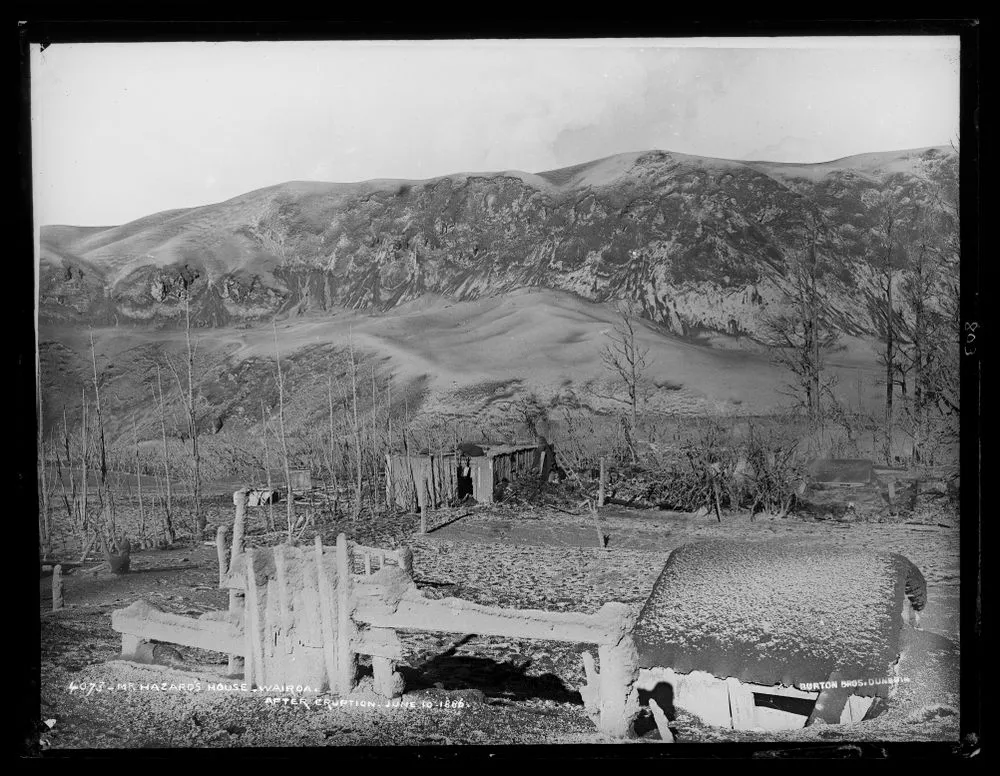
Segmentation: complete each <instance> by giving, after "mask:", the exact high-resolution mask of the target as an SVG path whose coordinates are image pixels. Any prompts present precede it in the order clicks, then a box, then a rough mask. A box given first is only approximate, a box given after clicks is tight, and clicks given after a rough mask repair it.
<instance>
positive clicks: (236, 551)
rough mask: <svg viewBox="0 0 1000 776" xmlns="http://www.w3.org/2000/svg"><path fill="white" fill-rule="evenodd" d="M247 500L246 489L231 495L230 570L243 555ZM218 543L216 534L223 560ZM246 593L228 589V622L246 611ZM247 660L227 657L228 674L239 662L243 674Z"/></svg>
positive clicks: (237, 656)
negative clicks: (231, 534) (242, 665)
mask: <svg viewBox="0 0 1000 776" xmlns="http://www.w3.org/2000/svg"><path fill="white" fill-rule="evenodd" d="M249 499H250V491H249V490H247V489H246V488H243V489H241V490H237V491H235V492H234V493H233V505H234V506H235V507H236V516H235V517H234V518H233V546H232V548H231V549H230V553H229V568H230V569H232V568H235V566H236V557H237V556H238V555H240V554H241V553H243V551H244V549H245V548H244V546H243V534H244V526H245V523H246V512H247V501H249ZM219 530H220V531H221V530H222V529H221V528H220V529H219ZM218 542H219V536H218V534H217V535H216V549H217V551H219V553H220V558H223V559H224V558H225V550H224V549H222V550H219V548H218ZM223 562H224V561H223ZM222 565H223V563H222V562H220V564H219V566H220V578H221V566H222ZM248 592H249V591H247V592H244V593H240V591H238V590H234V589H230V590H229V618H230V620H232V621H235V620H236V618H237V617H238V615H239V613H240V612H241V611H244V612H245V610H246V600H248V599H246V595H247V594H248ZM248 622H249V618H248V617H246V615H245V614H244V622H243V627H244V628H246V627H247V624H248ZM249 659H250V658H249V655H248V656H247V657H246V658H243V657H242V656H241V655H230V656H229V667H228V670H229V673H230V674H235V673H238V672H239V668H240V662H243V664H244V672H246V670H247V669H246V668H245V666H246V663H247V661H248V660H249Z"/></svg>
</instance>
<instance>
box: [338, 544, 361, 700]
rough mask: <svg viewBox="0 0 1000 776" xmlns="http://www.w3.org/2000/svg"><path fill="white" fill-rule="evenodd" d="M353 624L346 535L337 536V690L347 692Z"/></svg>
mask: <svg viewBox="0 0 1000 776" xmlns="http://www.w3.org/2000/svg"><path fill="white" fill-rule="evenodd" d="M353 635H354V624H353V622H352V621H351V562H350V557H349V556H348V550H347V536H346V535H345V534H340V535H338V536H337V685H338V692H340V693H342V694H345V695H346V694H347V693H349V692H351V690H353V689H354V679H355V676H356V673H357V658H356V655H355V654H354V652H352V651H351V637H352V636H353Z"/></svg>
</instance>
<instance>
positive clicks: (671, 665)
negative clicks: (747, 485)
mask: <svg viewBox="0 0 1000 776" xmlns="http://www.w3.org/2000/svg"><path fill="white" fill-rule="evenodd" d="M925 602H926V585H925V582H924V579H923V576H922V575H921V573H920V571H919V570H918V569H917V568H916V567H915V566H914V565H913V564H912V563H911V562H910V561H909V560H907V559H906V558H904V557H902V556H901V555H893V554H889V553H877V552H865V553H858V552H857V551H853V550H850V549H846V548H839V547H826V546H823V547H817V546H816V545H808V544H804V543H801V542H759V543H738V542H726V541H708V542H699V543H695V544H690V545H685V546H683V547H680V548H678V549H676V550H674V552H673V553H671V555H670V558H669V559H668V561H667V563H666V565H665V567H664V569H663V572H662V573H661V574H660V577H659V578H658V579H657V581H656V583H655V585H654V587H653V591H652V593H651V594H650V597H649V599H648V600H647V601H646V603H645V605H644V606H643V609H642V611H641V613H640V615H639V619H638V622H637V625H636V628H635V632H634V635H635V641H636V647H637V649H638V652H639V667H640V676H639V683H638V684H637V687H638V688H639V690H640V691H642V692H645V693H649V694H651V697H660V699H661V702H660V706H664V705H670V704H672V705H673V706H674V707H675V708H680V709H684V710H686V711H688V712H689V713H691V714H694V715H695V716H697V717H699V718H700V719H702V721H704V722H706V723H707V724H710V725H715V726H719V727H728V728H733V729H737V730H754V729H758V730H792V729H796V728H802V727H805V726H806V725H807V724H813V723H815V722H816V721H817V720H822V721H823V722H827V723H833V724H836V723H853V722H860V721H861V720H863V719H865V718H867V717H869V716H872V715H874V714H876V713H878V711H879V709H880V708H882V707H883V704H882V703H876V700H877V699H881V700H882V701H884V700H885V699H886V698H887V697H889V695H890V693H891V692H892V690H893V689H894V688H895V687H896V685H897V680H898V678H899V677H898V676H896V664H897V661H898V659H899V656H900V651H901V646H900V634H901V631H902V628H903V627H904V622H905V621H906V620H908V619H909V615H910V610H912V611H919V610H920V609H922V608H923V606H924V604H925ZM664 696H666V697H664Z"/></svg>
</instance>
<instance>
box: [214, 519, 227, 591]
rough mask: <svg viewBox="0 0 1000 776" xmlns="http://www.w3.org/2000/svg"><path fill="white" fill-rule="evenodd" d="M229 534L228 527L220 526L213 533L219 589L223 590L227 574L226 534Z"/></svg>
mask: <svg viewBox="0 0 1000 776" xmlns="http://www.w3.org/2000/svg"><path fill="white" fill-rule="evenodd" d="M228 532H229V526H228V525H220V526H219V530H218V531H216V532H215V551H216V553H217V554H218V556H219V589H220V590H221V589H223V588H224V587H225V584H226V574H228V573H229V564H228V563H227V562H226V534H227V533H228Z"/></svg>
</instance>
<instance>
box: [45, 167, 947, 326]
mask: <svg viewBox="0 0 1000 776" xmlns="http://www.w3.org/2000/svg"><path fill="white" fill-rule="evenodd" d="M946 168H957V156H956V155H955V154H954V152H953V151H951V149H946V148H929V149H917V150H914V151H901V152H891V153H882V154H867V155H863V156H858V157H851V158H848V159H842V160H838V161H835V162H829V163H824V164H813V165H791V164H777V163H769V162H746V163H744V162H735V161H727V160H719V159H705V158H700V157H692V156H686V155H683V154H674V153H667V152H663V151H651V152H647V153H631V154H620V155H617V156H613V157H608V158H607V159H601V160H597V161H594V162H590V163H587V164H582V165H577V166H575V167H570V168H565V169H562V170H554V171H548V172H543V173H539V174H530V173H521V172H497V173H477V174H471V173H463V174H456V175H450V176H444V177H441V178H434V179H430V180H426V181H401V180H379V181H368V182H364V183H356V184H337V183H309V182H294V183H286V184H281V185H278V186H273V187H270V188H266V189H261V190H259V191H254V192H250V193H248V194H245V195H242V196H240V197H236V198H234V199H231V200H228V201H226V202H222V203H218V204H215V205H206V206H204V207H198V208H191V209H185V210H173V211H167V212H164V213H158V214H154V215H150V216H147V217H145V218H142V219H139V220H137V221H133V222H131V223H129V224H125V225H122V226H116V227H108V228H73V227H66V226H59V227H43V229H42V236H41V237H42V239H41V299H40V314H41V317H42V319H43V321H49V322H53V323H56V322H61V323H79V322H88V323H93V324H101V323H103V324H116V323H126V322H136V323H139V322H148V323H152V324H155V325H163V324H168V323H169V322H170V321H177V320H179V318H180V316H181V314H182V312H183V304H182V301H181V300H182V299H183V298H184V294H185V289H186V288H190V291H191V298H192V315H193V318H194V320H195V322H196V323H197V324H198V325H203V326H229V325H234V324H239V323H242V322H248V323H252V322H253V321H257V320H269V319H270V318H271V317H272V316H273V315H275V314H278V313H306V312H317V311H319V312H323V311H330V310H333V309H337V308H352V309H365V310H373V311H387V310H391V309H392V308H394V307H396V306H398V305H402V304H406V303H409V302H412V301H413V300H416V299H419V298H421V297H422V296H424V295H425V294H436V295H441V296H444V297H447V298H449V299H452V300H456V301H462V300H475V299H482V298H486V297H491V296H496V295H500V294H505V293H509V292H510V291H512V290H515V289H520V288H547V289H552V290H557V291H566V292H570V293H572V294H575V295H577V296H579V297H581V298H583V299H586V300H589V301H593V302H599V303H603V302H607V301H609V300H616V299H626V300H630V301H633V302H635V303H636V304H637V305H638V306H639V308H640V309H641V310H642V312H643V315H644V316H645V317H646V318H647V319H649V320H651V321H654V322H656V323H658V324H661V325H663V326H664V327H666V328H667V329H668V330H669V331H672V332H674V333H677V334H692V333H696V332H698V331H700V330H714V331H719V332H727V333H730V334H749V335H751V336H753V335H755V334H756V333H758V330H759V323H758V321H757V318H758V313H759V311H760V310H761V309H762V308H763V307H765V306H767V305H768V304H771V303H775V302H777V301H779V300H780V299H781V296H782V289H783V288H784V284H785V275H786V273H787V262H788V260H789V258H790V257H792V256H794V255H796V254H797V253H800V252H801V251H803V250H804V245H805V239H806V237H805V235H806V225H807V222H808V221H809V220H810V219H812V220H816V219H818V220H820V221H821V222H822V223H824V224H825V225H826V227H827V231H828V250H827V253H828V256H827V266H826V270H825V277H824V281H823V282H824V286H825V287H824V292H825V295H826V298H827V300H828V305H829V308H830V309H829V314H830V316H831V317H832V318H834V319H835V320H836V321H837V323H838V325H839V326H840V327H841V328H842V329H843V331H845V332H847V333H849V334H855V335H865V334H870V333H871V331H872V323H871V316H870V314H869V310H868V309H867V308H868V305H867V304H866V303H865V302H866V300H867V299H869V298H870V297H871V294H872V286H871V279H870V276H871V268H870V266H869V265H868V261H867V259H866V250H867V249H868V248H869V247H870V244H871V240H870V237H871V230H872V219H871V216H870V215H869V214H868V213H867V212H866V210H865V208H864V206H863V205H862V197H863V195H864V194H865V192H866V191H870V190H887V189H888V190H892V191H895V192H899V193H901V194H902V195H905V196H910V197H914V198H921V197H924V196H927V192H928V191H929V190H930V189H931V188H933V186H932V183H931V179H932V178H933V177H934V176H935V175H940V174H941V171H942V170H943V169H946Z"/></svg>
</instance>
